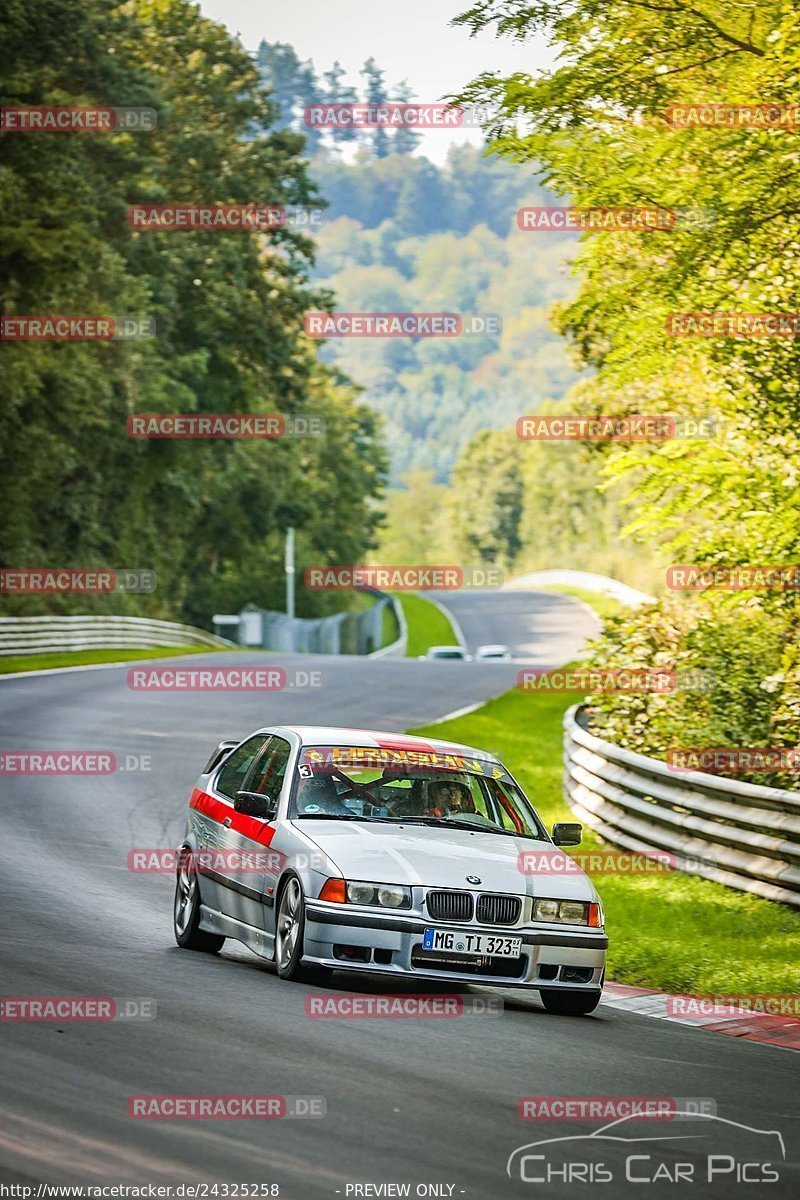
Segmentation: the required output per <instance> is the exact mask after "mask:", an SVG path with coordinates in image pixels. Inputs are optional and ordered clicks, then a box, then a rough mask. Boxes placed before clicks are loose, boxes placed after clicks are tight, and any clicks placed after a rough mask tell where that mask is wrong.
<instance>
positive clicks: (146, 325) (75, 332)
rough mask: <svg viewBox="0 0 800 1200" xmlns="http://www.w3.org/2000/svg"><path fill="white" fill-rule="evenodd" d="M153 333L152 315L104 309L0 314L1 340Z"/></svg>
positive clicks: (132, 337) (104, 338)
mask: <svg viewBox="0 0 800 1200" xmlns="http://www.w3.org/2000/svg"><path fill="white" fill-rule="evenodd" d="M155 336H156V323H155V320H154V319H153V317H112V316H109V315H108V314H107V313H100V314H98V313H94V314H92V315H90V316H89V315H86V314H83V315H82V316H68V315H65V314H64V313H39V314H37V315H35V316H28V315H26V316H6V317H0V341H3V342H121V341H122V342H124V341H137V340H139V339H141V338H152V337H155Z"/></svg>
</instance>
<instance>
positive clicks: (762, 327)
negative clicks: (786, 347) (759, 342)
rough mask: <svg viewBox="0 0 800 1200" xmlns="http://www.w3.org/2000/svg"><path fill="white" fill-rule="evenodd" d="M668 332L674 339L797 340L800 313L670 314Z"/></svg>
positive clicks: (666, 325) (667, 325) (799, 331)
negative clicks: (777, 338)
mask: <svg viewBox="0 0 800 1200" xmlns="http://www.w3.org/2000/svg"><path fill="white" fill-rule="evenodd" d="M665 329H666V331H667V334H668V335H669V336H670V337H703V338H715V337H730V338H774V337H789V338H796V337H800V313H796V312H791V313H743V312H741V313H735V312H733V313H732V312H689V313H670V314H669V315H668V316H667V318H666V320H665Z"/></svg>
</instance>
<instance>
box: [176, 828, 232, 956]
mask: <svg viewBox="0 0 800 1200" xmlns="http://www.w3.org/2000/svg"><path fill="white" fill-rule="evenodd" d="M192 858H193V856H192V851H191V850H190V849H189V848H188V847H187V846H184V847H183V848H182V850H181V851H180V853H179V855H178V878H177V881H176V883H175V905H174V908H173V920H174V928H175V941H176V942H177V943H178V945H179V946H180V947H181V949H182V950H202V951H204V952H205V953H206V954H216V953H217V951H218V950H221V949H222V946H223V944H224V942H225V938H224V937H220V936H219V934H217V933H206V931H205V930H204V929H201V928H200V890H199V888H198V886H197V872H196V870H195V867H194V862H193V861H192Z"/></svg>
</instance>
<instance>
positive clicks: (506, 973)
mask: <svg viewBox="0 0 800 1200" xmlns="http://www.w3.org/2000/svg"><path fill="white" fill-rule="evenodd" d="M432 925H433V926H435V927H437V928H438V927H441V928H447V929H455V928H462V929H463V930H464V932H469V933H485V934H490V935H492V934H493V935H498V934H499V935H502V936H507V937H519V938H521V939H522V947H521V954H520V957H519V959H499V958H494V959H489V960H486V961H482V962H481V963H480V964H475V963H474V962H472V961H470V960H466V958H465V956H458V955H443V954H439V955H432V954H429V953H425V952H423V950H422V940H423V935H424V931H425V930H426V929H428V928H430V927H431V926H432ZM304 943H305V953H304V959H305V960H306V961H307V962H313V963H316V964H318V965H319V966H325V967H331V968H333V969H335V970H337V971H358V972H360V973H361V972H369V973H375V974H380V975H397V976H405V977H406V978H416V979H431V980H434V979H435V980H438V981H442V980H450V981H451V982H454V983H485V984H491V985H492V986H499V987H503V986H504V987H528V988H542V987H547V988H570V989H574V988H580V989H583V990H586V991H596V990H598V989H599V988H600V987H601V986H602V979H603V972H604V969H605V961H606V949H607V947H608V938H607V937H606V935H605V933H604V932H603V931H602V930H595V929H588V928H587V929H578V928H575V927H569V928H566V927H564V928H554V927H553V926H546V927H542V928H533V927H531V926H527V927H517V926H510V927H506V926H504V927H502V928H500V927H495V928H492V927H487V926H482V925H473V924H470V925H468V926H458V925H456V924H448V923H447V922H432V921H430V920H426V919H425V918H424V917H421V916H418V915H414V914H408V915H404V914H402V913H401V912H395V913H392V914H388V915H387V914H385V913H383V912H380V913H372V912H365V911H364V910H363V909H360V910H344V908H343V906H342V905H341V904H326V903H324V902H321V901H315V900H310V901H307V902H306V924H305V936H304ZM461 960H463V961H461Z"/></svg>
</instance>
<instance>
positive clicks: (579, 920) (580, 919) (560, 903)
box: [533, 900, 603, 929]
mask: <svg viewBox="0 0 800 1200" xmlns="http://www.w3.org/2000/svg"><path fill="white" fill-rule="evenodd" d="M533 919H534V921H549V922H550V923H551V924H555V925H589V926H591V927H592V928H594V929H601V928H602V926H603V910H602V908H601V906H600V905H599V904H595V903H589V902H588V901H585V900H534V902H533Z"/></svg>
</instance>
